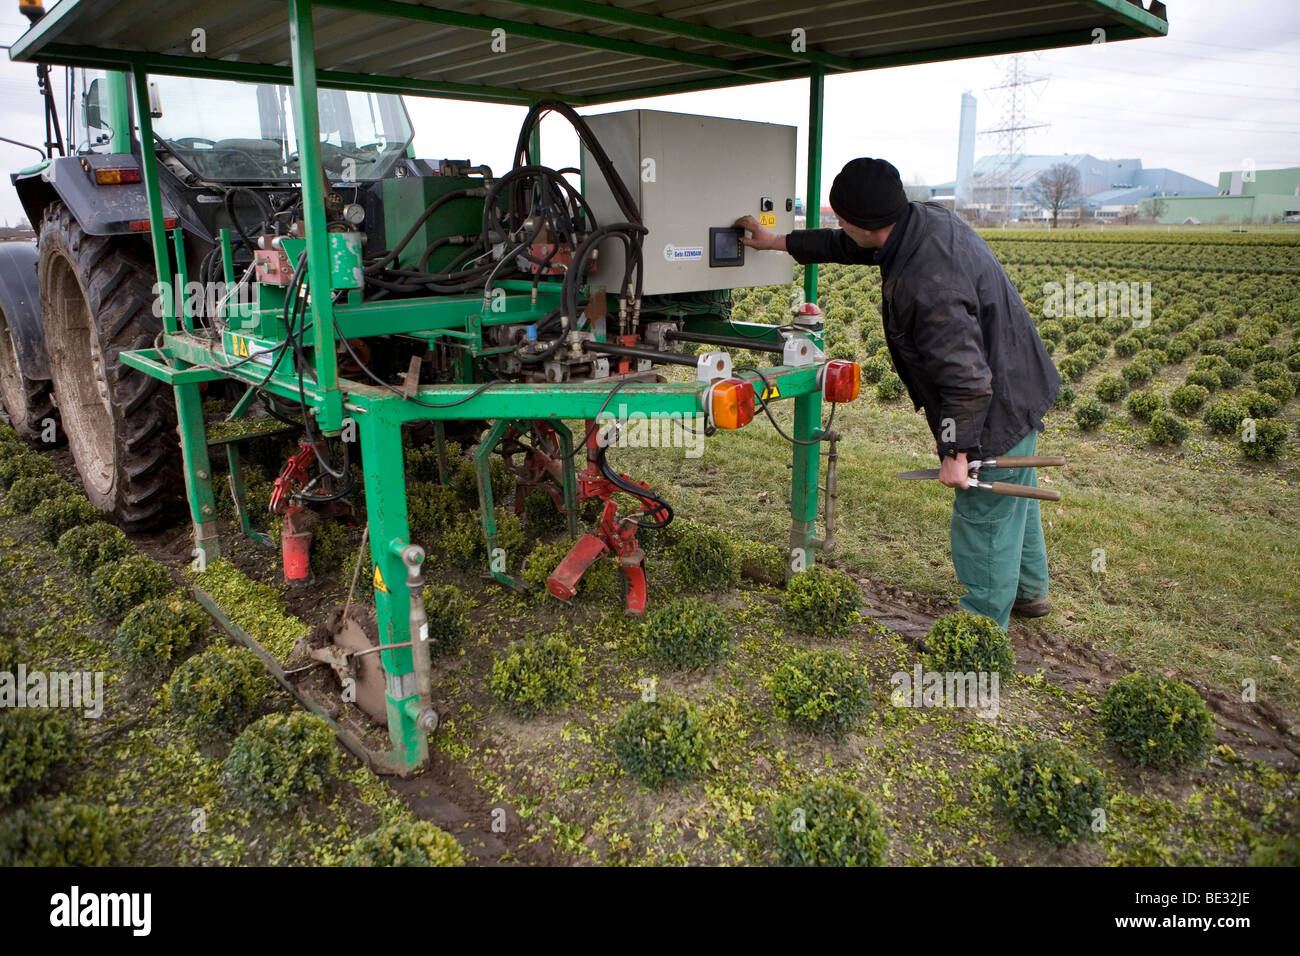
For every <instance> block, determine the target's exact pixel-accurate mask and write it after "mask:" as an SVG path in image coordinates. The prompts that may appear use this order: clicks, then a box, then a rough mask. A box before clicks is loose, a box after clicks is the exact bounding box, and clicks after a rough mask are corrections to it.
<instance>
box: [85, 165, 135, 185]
mask: <svg viewBox="0 0 1300 956" xmlns="http://www.w3.org/2000/svg"><path fill="white" fill-rule="evenodd" d="M142 181H143V180H142V179H141V178H140V170H138V169H134V168H132V167H129V166H128V167H126V168H125V169H108V168H105V169H97V170H95V183H96V184H97V185H100V186H122V185H126V184H129V183H138V182H142Z"/></svg>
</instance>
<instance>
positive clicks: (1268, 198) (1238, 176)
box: [1143, 166, 1300, 224]
mask: <svg viewBox="0 0 1300 956" xmlns="http://www.w3.org/2000/svg"><path fill="white" fill-rule="evenodd" d="M1157 206H1159V207H1163V208H1157V209H1156V210H1154V211H1155V212H1156V213H1157V216H1156V221H1157V222H1160V223H1171V224H1172V223H1189V224H1197V223H1206V224H1211V223H1223V224H1232V223H1236V224H1241V223H1248V222H1250V223H1268V222H1300V166H1288V167H1286V168H1284V169H1230V170H1224V171H1223V172H1221V173H1219V189H1218V194H1217V195H1210V196H1193V195H1186V196H1169V197H1166V198H1164V200H1163V202H1161V203H1158V204H1157ZM1143 211H1144V212H1146V213H1147V214H1148V215H1149V214H1150V213H1151V211H1153V210H1151V204H1150V203H1149V202H1148V204H1147V205H1146V207H1144V209H1143Z"/></svg>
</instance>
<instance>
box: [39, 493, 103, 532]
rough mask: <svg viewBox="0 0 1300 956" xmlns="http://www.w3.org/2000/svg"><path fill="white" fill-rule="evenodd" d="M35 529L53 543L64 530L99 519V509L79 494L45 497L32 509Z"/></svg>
mask: <svg viewBox="0 0 1300 956" xmlns="http://www.w3.org/2000/svg"><path fill="white" fill-rule="evenodd" d="M32 518H34V519H35V521H36V527H37V530H39V531H40V534H41V537H42V538H43V539H44V540H45V541H46V542H48V543H49V544H55V543H57V542H58V540H59V538H60V537H62V535H63V533H64V532H65V531H68V530H69V529H71V528H76V527H80V526H81V525H87V524H91V523H93V522H96V521H98V520H99V519H100V513H99V509H98V508H96V507H95V506H94V505H92V504H91V503H90V502H89V501H87V500H86V499H85V498H83V497H81V496H80V495H65V496H63V497H61V498H47V499H46V500H45V501H42V502H41V503H40V504H38V505H37V506H36V507H35V508H33V509H32Z"/></svg>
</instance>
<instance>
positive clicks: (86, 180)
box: [13, 153, 212, 241]
mask: <svg viewBox="0 0 1300 956" xmlns="http://www.w3.org/2000/svg"><path fill="white" fill-rule="evenodd" d="M124 166H129V167H131V168H134V169H139V167H140V161H139V160H138V159H137V158H136V157H134V156H127V155H123V154H115V153H83V154H81V155H79V156H58V157H56V158H54V159H52V160H50V161H49V162H48V163H46V164H45V165H44V166H42V167H41V168H40V170H39V171H35V172H31V173H26V174H19V175H15V176H14V177H13V182H14V189H15V190H17V192H18V198H19V200H20V201H21V202H22V204H23V208H24V210H25V211H26V213H27V218H28V221H29V222H32V223H39V222H40V221H41V218H42V216H43V215H44V211H45V207H46V206H47V205H49V203H51V202H53V201H55V200H59V201H62V202H63V204H64V205H66V206H67V207H68V210H69V211H70V212H71V213H72V215H73V218H75V219H76V220H77V225H79V226H80V227H81V228H82V231H83V232H85V233H86V234H87V235H91V236H116V235H137V236H147V233H143V234H142V233H141V232H140V231H138V230H132V228H131V223H132V222H139V221H141V220H147V219H148V218H149V197H148V194H147V193H146V192H145V188H144V184H143V183H123V184H119V185H113V186H100V185H98V184H97V183H96V182H95V170H96V169H99V168H104V167H107V168H120V167H124ZM159 186H160V187H161V192H162V204H163V218H165V219H175V220H176V221H177V225H179V226H180V227H181V228H182V229H183V230H184V231H185V232H188V233H193V234H197V235H198V236H200V237H202V238H203V239H205V240H208V241H211V239H212V236H211V235H210V234H209V232H208V230H207V228H206V227H205V226H204V225H203V223H202V221H201V220H200V219H199V218H198V216H196V215H195V214H194V212H193V211H192V210H191V209H190V206H189V201H188V198H187V197H186V194H185V190H184V188H183V187H182V186H181V185H180V183H179V181H177V179H176V177H174V176H173V175H172V174H171V173H170V172H168V171H167V170H166V168H164V167H163V166H161V164H160V165H159Z"/></svg>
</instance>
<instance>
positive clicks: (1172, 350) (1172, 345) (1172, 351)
mask: <svg viewBox="0 0 1300 956" xmlns="http://www.w3.org/2000/svg"><path fill="white" fill-rule="evenodd" d="M1195 348H1196V345H1195V343H1194V342H1193V341H1192V340H1191V339H1189V338H1188V337H1187V336H1185V335H1176V336H1174V337H1173V338H1172V339H1170V340H1169V343H1168V344H1167V345H1166V346H1165V355H1166V356H1168V358H1169V361H1171V362H1173V363H1174V364H1177V363H1179V362H1181V361H1183V359H1185V358H1187V356H1189V355H1191V354H1192V352H1193V351H1194V350H1195Z"/></svg>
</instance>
